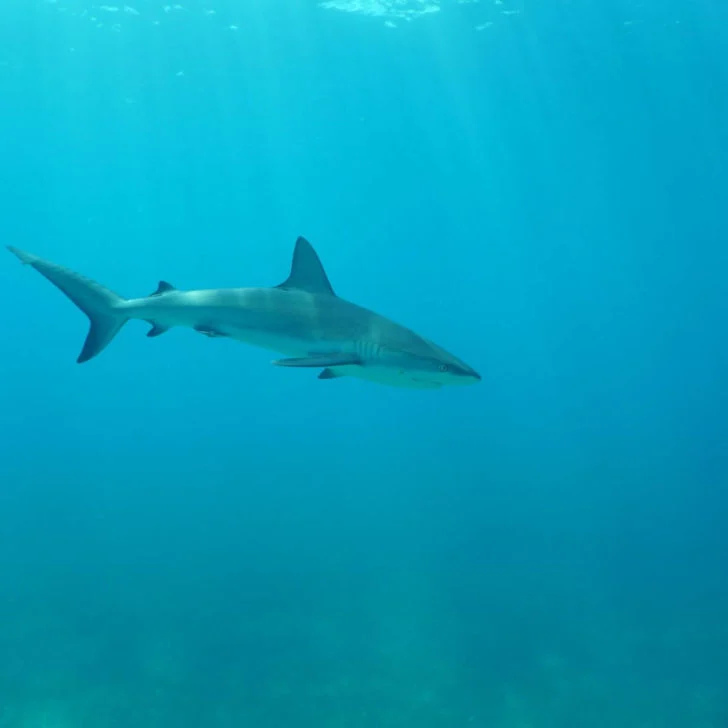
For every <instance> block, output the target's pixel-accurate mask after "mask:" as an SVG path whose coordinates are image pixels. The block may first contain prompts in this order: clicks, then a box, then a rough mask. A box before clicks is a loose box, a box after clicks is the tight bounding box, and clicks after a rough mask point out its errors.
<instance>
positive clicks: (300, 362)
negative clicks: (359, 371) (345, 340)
mask: <svg viewBox="0 0 728 728" xmlns="http://www.w3.org/2000/svg"><path fill="white" fill-rule="evenodd" d="M361 363H362V362H361V359H360V358H359V357H358V356H357V355H356V354H349V353H343V354H342V353H339V352H337V353H335V354H314V355H313V356H304V357H300V358H297V359H279V360H278V361H274V362H273V364H275V365H276V366H278V367H315V368H316V369H320V368H322V367H323V368H327V367H342V366H347V365H348V366H361Z"/></svg>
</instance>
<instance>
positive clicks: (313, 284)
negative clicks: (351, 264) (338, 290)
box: [277, 238, 336, 296]
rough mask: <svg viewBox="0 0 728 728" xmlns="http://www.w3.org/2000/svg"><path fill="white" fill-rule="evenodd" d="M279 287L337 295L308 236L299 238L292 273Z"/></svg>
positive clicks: (294, 251) (294, 253)
mask: <svg viewBox="0 0 728 728" xmlns="http://www.w3.org/2000/svg"><path fill="white" fill-rule="evenodd" d="M277 287H278V288H283V289H289V290H290V289H296V290H299V291H306V292H307V293H318V294H324V295H329V296H335V295H336V294H335V293H334V289H333V288H332V287H331V283H329V279H328V276H327V275H326V271H325V270H324V267H323V265H321V260H320V259H319V257H318V255H317V254H316V251H315V250H314V249H313V246H312V245H311V243H309V242H308V240H306V238H298V240H296V247H295V248H294V250H293V262H292V263H291V274H290V275H289V276H288V278H286V280H285V281H283V283H281V284H280V285H279V286H277Z"/></svg>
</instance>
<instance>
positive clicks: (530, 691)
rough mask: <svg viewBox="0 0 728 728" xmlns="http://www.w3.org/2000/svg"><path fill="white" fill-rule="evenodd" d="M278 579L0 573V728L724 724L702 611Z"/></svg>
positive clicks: (718, 675)
mask: <svg viewBox="0 0 728 728" xmlns="http://www.w3.org/2000/svg"><path fill="white" fill-rule="evenodd" d="M112 571H113V570H112ZM36 576H39V575H36ZM278 576H279V577H280V578H276V577H274V576H270V575H268V576H261V575H258V576H250V577H249V578H248V580H247V581H246V582H245V583H242V580H239V579H235V578H233V576H232V575H231V574H230V575H227V576H225V575H223V573H222V572H220V571H218V573H217V574H215V575H209V574H208V575H207V577H206V576H205V574H204V571H201V572H200V573H198V574H196V575H195V574H191V573H189V574H177V575H174V576H173V575H171V574H170V573H169V572H168V571H164V570H160V571H155V570H154V569H149V573H147V574H146V575H141V574H139V573H133V572H132V570H127V573H125V574H124V573H121V570H120V569H118V568H117V569H116V570H115V573H114V574H104V573H103V572H102V571H100V572H99V573H98V574H95V575H94V574H90V573H83V574H79V573H75V574H74V572H73V569H71V568H68V569H67V570H66V571H65V572H64V573H56V574H55V576H51V575H50V574H46V575H45V577H44V578H42V579H36V580H34V579H30V578H26V579H24V580H23V581H22V583H21V582H20V581H17V582H16V583H14V584H11V585H9V584H8V583H7V581H6V583H5V588H4V589H3V590H2V592H1V593H0V598H1V599H2V602H1V603H0V656H1V659H0V728H147V727H149V728H152V727H155V728H158V727H159V726H169V727H170V728H185V727H189V728H202V727H203V726H204V727H205V728H218V727H219V728H232V727H233V726H234V727H236V728H238V727H240V726H256V727H258V726H265V727H266V728H291V727H292V726H296V727H297V728H298V727H300V726H311V727H313V726H316V728H327V727H330V728H334V727H336V728H340V727H341V726H347V727H350V728H359V727H362V728H364V727H370V726H371V727H376V728H401V727H402V726H417V727H418V728H426V727H427V726H433V727H434V726H437V727H438V728H439V727H442V728H455V727H457V726H462V727H463V728H557V727H558V728H588V727H594V728H597V727H598V728H607V727H610V728H611V727H614V728H669V727H671V726H674V727H675V728H678V727H679V728H725V727H726V725H728V690H727V689H726V688H727V684H726V677H725V676H726V675H728V651H727V650H726V646H727V645H728V621H727V620H726V619H725V614H724V613H723V610H722V609H719V608H718V607H717V606H716V607H715V608H713V609H711V607H710V606H706V604H705V603H704V602H702V601H700V602H699V603H697V604H696V605H695V607H694V608H691V607H690V601H689V600H687V601H685V600H682V604H683V606H682V607H681V608H680V609H679V610H676V609H664V610H662V611H660V610H659V608H656V605H655V604H643V605H638V604H635V603H630V608H629V609H628V610H626V609H619V608H617V607H615V605H614V603H613V602H612V603H611V604H606V603H603V602H602V601H600V599H598V598H596V595H595V594H592V595H591V597H590V596H589V595H587V593H586V592H584V593H583V594H582V597H581V598H580V599H575V600H573V601H572V603H570V604H569V603H565V601H564V600H562V599H558V598H557V595H555V594H554V593H553V591H549V590H548V589H545V590H539V589H537V588H535V584H534V583H531V584H529V585H528V588H523V589H521V588H510V589H509V588H503V585H500V586H497V585H493V587H492V590H489V589H488V588H485V589H482V588H481V589H478V590H473V591H472V592H470V593H468V591H467V589H464V590H463V591H462V592H461V593H460V594H459V595H458V599H453V594H443V593H435V592H433V591H431V590H430V591H428V589H427V588H426V576H427V575H426V573H424V572H423V573H420V574H419V575H417V574H415V573H412V572H408V571H407V570H402V571H401V572H399V571H392V572H390V573H389V574H382V575H381V578H378V577H377V575H376V574H375V573H369V574H366V575H364V574H359V575H358V576H356V577H352V576H351V575H350V576H349V577H346V578H343V577H342V576H341V574H339V575H338V576H337V575H336V574H334V573H328V574H326V573H319V574H318V575H314V574H312V573H307V574H301V575H300V578H298V579H295V578H293V579H291V578H289V577H285V578H284V576H283V575H278ZM34 585H35V586H34ZM476 591H477V593H476Z"/></svg>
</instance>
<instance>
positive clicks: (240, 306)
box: [8, 237, 481, 389]
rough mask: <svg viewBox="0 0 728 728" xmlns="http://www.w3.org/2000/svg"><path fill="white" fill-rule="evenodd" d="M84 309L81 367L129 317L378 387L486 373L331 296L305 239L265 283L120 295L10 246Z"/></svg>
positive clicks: (162, 285) (425, 384)
mask: <svg viewBox="0 0 728 728" xmlns="http://www.w3.org/2000/svg"><path fill="white" fill-rule="evenodd" d="M8 250H10V252H11V253H13V254H14V255H15V256H16V257H17V258H19V259H20V261H21V262H22V263H25V264H26V265H29V266H30V267H31V268H34V269H35V270H36V271H38V273H40V274H41V275H42V276H44V277H45V278H47V279H48V280H49V281H50V282H51V283H52V284H53V285H54V286H56V287H57V288H59V289H60V290H61V291H62V292H63V293H64V294H65V295H66V296H67V297H68V298H69V299H70V300H71V301H72V302H73V303H75V304H76V306H78V308H79V309H80V310H81V311H82V312H83V313H85V314H86V316H87V317H88V319H89V322H90V325H89V330H88V334H87V336H86V340H85V342H84V344H83V348H82V349H81V353H80V355H79V356H78V358H77V361H78V363H83V362H87V361H89V360H91V359H93V358H94V357H96V356H98V355H99V354H100V353H101V352H102V351H103V350H104V349H105V348H106V347H107V346H108V345H109V344H110V343H111V341H112V339H113V338H114V337H115V336H116V334H118V333H119V331H120V329H121V327H122V326H123V325H124V324H125V323H126V322H127V321H129V320H132V319H138V320H142V321H146V322H147V323H148V324H149V325H150V326H151V328H150V329H149V331H148V333H147V336H149V337H153V338H154V337H158V336H161V335H162V334H164V333H165V332H167V331H169V330H170V329H172V328H174V327H187V328H191V329H194V330H195V331H196V332H198V333H200V334H203V335H204V336H207V337H210V338H229V339H234V340H236V341H240V342H243V343H245V344H250V345H253V346H257V347H261V348H264V349H267V350H270V351H274V352H276V353H277V354H279V355H282V356H283V358H281V359H277V360H275V361H273V362H272V363H273V364H274V365H276V366H280V367H293V368H307V369H318V370H320V372H319V374H318V378H319V379H323V380H328V379H339V378H342V377H358V378H359V379H363V380H367V381H370V382H374V383H377V384H384V385H390V386H394V387H403V388H411V389H439V388H441V387H444V386H449V385H467V384H474V383H476V382H478V381H480V380H481V377H480V375H479V374H478V373H477V372H476V371H475V370H474V369H472V368H471V367H470V366H468V365H467V364H466V363H465V362H463V361H462V360H461V359H458V358H457V357H456V356H454V355H453V354H450V353H449V352H447V351H445V349H443V348H442V347H440V346H438V345H437V344H435V343H433V342H432V341H429V340H428V339H426V338H424V337H423V336H420V335H419V334H417V333H415V332H414V331H412V330H411V329H408V328H406V327H405V326H402V325H400V324H398V323H395V322H394V321H392V320H390V319H388V318H385V317H384V316H381V315H380V314H378V313H375V312H373V311H370V310H368V309H366V308H363V307H362V306H358V305H356V304H354V303H351V302H349V301H347V300H345V299H343V298H341V297H340V296H338V295H337V294H336V293H335V292H334V289H333V287H332V286H331V283H330V281H329V278H328V276H327V275H326V271H325V270H324V267H323V265H322V263H321V260H320V258H319V256H318V254H317V253H316V251H315V250H314V248H313V246H312V245H311V243H309V242H308V240H306V238H304V237H299V238H298V239H297V241H296V243H295V246H294V251H293V260H292V263H291V268H290V274H289V276H288V278H286V280H285V281H283V283H281V284H279V285H277V286H273V287H265V288H218V289H204V290H181V289H178V288H175V287H174V286H173V285H171V284H170V283H168V282H167V281H160V282H159V285H158V286H157V288H156V290H155V291H154V292H153V293H152V294H151V295H149V296H144V297H142V298H123V297H122V296H120V295H118V294H116V293H114V292H113V291H111V290H110V289H108V288H106V287H105V286H102V285H101V284H100V283H97V282H96V281H94V280H91V279H90V278H87V277H85V276H83V275H80V274H79V273H75V272H74V271H72V270H69V269H68V268H65V267H63V266H61V265H57V264H56V263H52V262H50V261H48V260H44V259H43V258H40V257H38V256H36V255H33V254H31V253H27V252H25V251H23V250H19V249H18V248H15V247H12V246H8Z"/></svg>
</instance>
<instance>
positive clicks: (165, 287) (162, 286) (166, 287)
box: [152, 281, 177, 296]
mask: <svg viewBox="0 0 728 728" xmlns="http://www.w3.org/2000/svg"><path fill="white" fill-rule="evenodd" d="M175 290H177V289H176V288H175V287H174V286H173V285H172V284H171V283H167V281H159V285H158V286H157V290H156V291H154V293H152V296H161V295H162V294H163V293H167V292H168V291H175Z"/></svg>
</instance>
